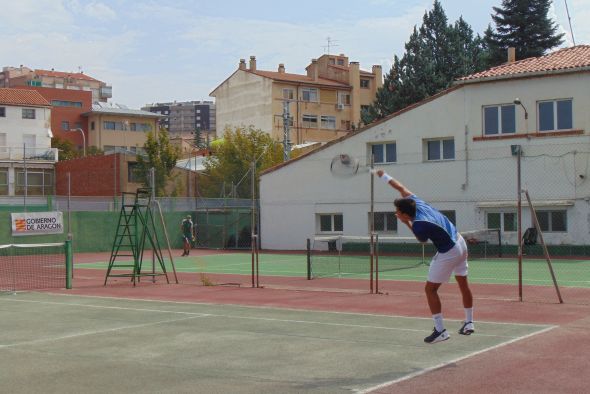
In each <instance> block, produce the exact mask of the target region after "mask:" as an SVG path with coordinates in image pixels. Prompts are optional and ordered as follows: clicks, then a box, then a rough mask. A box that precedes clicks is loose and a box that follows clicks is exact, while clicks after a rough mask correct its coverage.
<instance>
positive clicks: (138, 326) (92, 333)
mask: <svg viewBox="0 0 590 394" xmlns="http://www.w3.org/2000/svg"><path fill="white" fill-rule="evenodd" d="M206 316H207V315H206V314H202V315H200V316H191V317H185V318H182V319H172V320H161V321H157V322H152V323H143V324H134V325H131V326H123V327H115V328H109V329H106V330H95V331H86V332H80V333H76V334H70V335H64V336H61V337H52V338H41V339H35V340H34V341H25V342H17V343H11V344H9V345H1V344H0V349H5V348H9V347H15V346H22V345H34V344H38V343H44V342H56V341H61V340H64V339H71V338H79V337H84V336H88V335H97V334H105V333H107V332H115V331H122V330H129V329H132V328H140V327H149V326H155V325H158V324H167V323H173V322H178V321H183V320H190V319H195V318H197V317H206Z"/></svg>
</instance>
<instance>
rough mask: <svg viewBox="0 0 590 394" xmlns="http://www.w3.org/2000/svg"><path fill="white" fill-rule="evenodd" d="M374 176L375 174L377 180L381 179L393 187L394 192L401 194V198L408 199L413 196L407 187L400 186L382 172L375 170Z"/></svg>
mask: <svg viewBox="0 0 590 394" xmlns="http://www.w3.org/2000/svg"><path fill="white" fill-rule="evenodd" d="M375 174H377V176H378V177H379V178H381V179H383V180H384V181H385V182H387V183H388V184H389V185H390V186H391V187H393V188H394V189H395V190H397V191H398V192H399V193H400V194H401V196H402V197H409V196H411V195H412V194H414V193H412V192H411V191H410V190H409V189H408V188H407V187H405V186H404V185H402V184H401V183H400V182H399V181H398V180H397V179H395V178H393V177H392V176H391V175H389V174H388V173H386V172H385V171H383V170H377V171H376V172H375Z"/></svg>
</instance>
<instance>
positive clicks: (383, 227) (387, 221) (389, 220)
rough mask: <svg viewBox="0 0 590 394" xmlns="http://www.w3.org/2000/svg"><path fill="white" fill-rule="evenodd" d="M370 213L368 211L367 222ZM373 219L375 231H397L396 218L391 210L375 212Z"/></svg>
mask: <svg viewBox="0 0 590 394" xmlns="http://www.w3.org/2000/svg"><path fill="white" fill-rule="evenodd" d="M370 215H371V213H370V212H369V223H371V221H370V220H371V219H370ZM374 217H375V221H374V222H373V227H374V228H375V231H381V232H385V231H387V232H395V231H397V218H396V217H395V214H394V213H393V212H375V216H374Z"/></svg>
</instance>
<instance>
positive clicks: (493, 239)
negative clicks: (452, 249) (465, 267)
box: [461, 229, 502, 259]
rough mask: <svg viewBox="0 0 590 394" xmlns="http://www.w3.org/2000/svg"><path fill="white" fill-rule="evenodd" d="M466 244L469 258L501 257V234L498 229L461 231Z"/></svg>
mask: <svg viewBox="0 0 590 394" xmlns="http://www.w3.org/2000/svg"><path fill="white" fill-rule="evenodd" d="M461 235H462V236H463V239H465V243H466V244H467V250H468V252H469V258H470V259H474V258H484V259H485V258H487V257H492V256H498V257H502V232H501V231H500V229H481V230H471V231H461Z"/></svg>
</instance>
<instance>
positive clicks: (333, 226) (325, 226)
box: [318, 213, 344, 232]
mask: <svg viewBox="0 0 590 394" xmlns="http://www.w3.org/2000/svg"><path fill="white" fill-rule="evenodd" d="M318 217H319V226H320V232H335V231H343V228H344V227H343V220H342V214H341V213H329V214H319V215H318Z"/></svg>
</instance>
